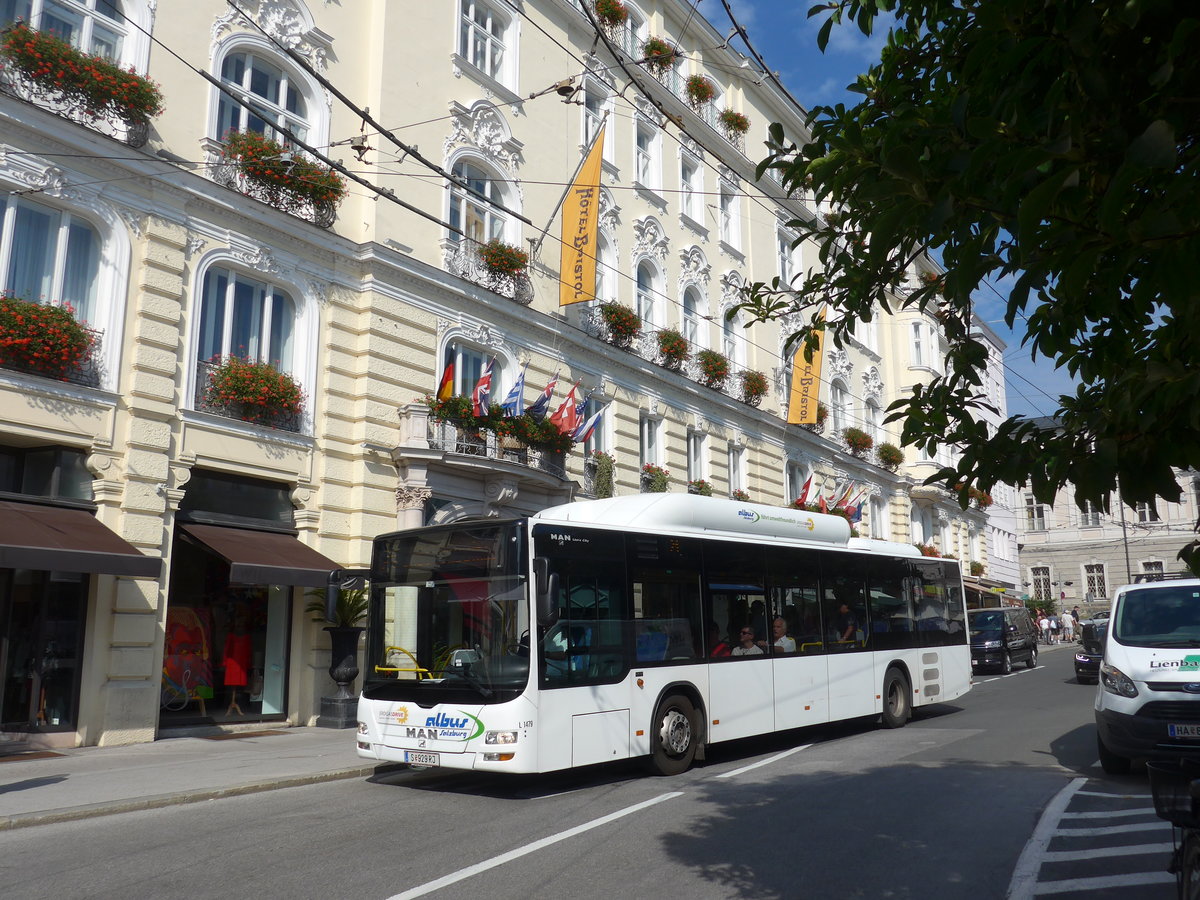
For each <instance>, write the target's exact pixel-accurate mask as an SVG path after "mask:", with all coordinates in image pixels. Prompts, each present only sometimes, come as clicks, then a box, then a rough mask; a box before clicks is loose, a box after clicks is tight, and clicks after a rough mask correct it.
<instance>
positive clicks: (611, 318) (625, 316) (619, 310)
mask: <svg viewBox="0 0 1200 900" xmlns="http://www.w3.org/2000/svg"><path fill="white" fill-rule="evenodd" d="M600 318H601V319H603V321H604V324H605V326H607V328H608V340H609V343H611V344H613V345H614V346H616V347H622V348H626V347H628V346H629V345H630V344H631V343H633V339H634V338H636V337H637V336H638V335H639V334H641V332H642V319H641V317H640V316H639V315H638V314H637V313H636V312H634V311H633V310H632V309H630V308H629V307H628V306H625V305H624V304H621V303H615V302H612V303H601V304H600Z"/></svg>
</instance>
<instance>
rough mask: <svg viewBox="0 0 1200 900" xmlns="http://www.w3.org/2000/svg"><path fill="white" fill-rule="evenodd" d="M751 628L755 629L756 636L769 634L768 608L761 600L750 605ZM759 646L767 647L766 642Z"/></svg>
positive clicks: (761, 642)
mask: <svg viewBox="0 0 1200 900" xmlns="http://www.w3.org/2000/svg"><path fill="white" fill-rule="evenodd" d="M750 627H751V628H753V629H754V633H755V635H759V634H761V635H763V636H764V637H766V634H767V606H766V604H765V603H763V602H762V601H761V600H755V601H754V602H753V603H751V604H750ZM759 646H766V642H765V641H760V642H759Z"/></svg>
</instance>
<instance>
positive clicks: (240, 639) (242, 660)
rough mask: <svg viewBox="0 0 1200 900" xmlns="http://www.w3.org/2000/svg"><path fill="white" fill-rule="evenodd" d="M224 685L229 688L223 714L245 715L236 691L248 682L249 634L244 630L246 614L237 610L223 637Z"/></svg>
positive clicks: (243, 688) (242, 688)
mask: <svg viewBox="0 0 1200 900" xmlns="http://www.w3.org/2000/svg"><path fill="white" fill-rule="evenodd" d="M224 656H225V687H227V688H229V709H227V710H225V715H227V716H232V715H233V714H234V713H237V714H238V715H239V716H241V715H245V713H243V712H242V708H241V706H239V705H238V691H239V690H245V687H246V685H247V684H249V682H250V634H249V633H248V632H247V631H246V615H245V613H242V612H239V613H237V614H236V615H235V616H234V618H233V630H232V631H230V632H229V634H228V635H227V636H226V637H225V654H224Z"/></svg>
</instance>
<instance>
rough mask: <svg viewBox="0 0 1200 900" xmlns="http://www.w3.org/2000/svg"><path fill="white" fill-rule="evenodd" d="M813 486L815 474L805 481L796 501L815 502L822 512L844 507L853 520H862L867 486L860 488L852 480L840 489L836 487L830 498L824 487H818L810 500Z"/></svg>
mask: <svg viewBox="0 0 1200 900" xmlns="http://www.w3.org/2000/svg"><path fill="white" fill-rule="evenodd" d="M812 487H813V476H812V475H809V476H808V481H806V482H804V487H803V488H801V490H800V496H799V497H797V498H796V502H797V503H809V502H812V503H815V504H816V505H817V508H818V509H820V511H821V512H829V510H831V509H844V510H845V511H846V515H847V517H848V518H849V519H850V521H851V522H861V521H862V514H863V505H864V504H865V503H866V502H867V488H865V487H861V488H860V487H859V486H858V484H857V483H856V482H853V481H851V482H848V483H847V484H846V486H845V487H844V488H842V490H840V491H838V490H837V489H836V488H835V489H834V491H833V493H832V494H830V495H829V497H828V498H826V496H825V490H824V488H817V490H816V493H815V494H814V495H813V499H812V501H809V499H808V495H809V492H811V491H812Z"/></svg>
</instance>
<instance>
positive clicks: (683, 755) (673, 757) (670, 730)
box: [650, 694, 698, 775]
mask: <svg viewBox="0 0 1200 900" xmlns="http://www.w3.org/2000/svg"><path fill="white" fill-rule="evenodd" d="M697 738H698V735H697V730H696V707H694V706H693V705H692V701H690V700H689V699H688V698H687V697H684V696H682V695H680V694H671V695H670V696H668V697H666V698H665V699H664V700H663V701H662V702H661V703H660V704H658V710H657V711H656V712H655V713H654V719H653V720H652V721H651V723H650V769H651V771H653V772H656V773H657V774H659V775H679V774H680V773H682V772H686V771H687V770H688V769H689V768H690V767H691V765H692V761H693V760H694V759H695V758H696V741H697Z"/></svg>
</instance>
